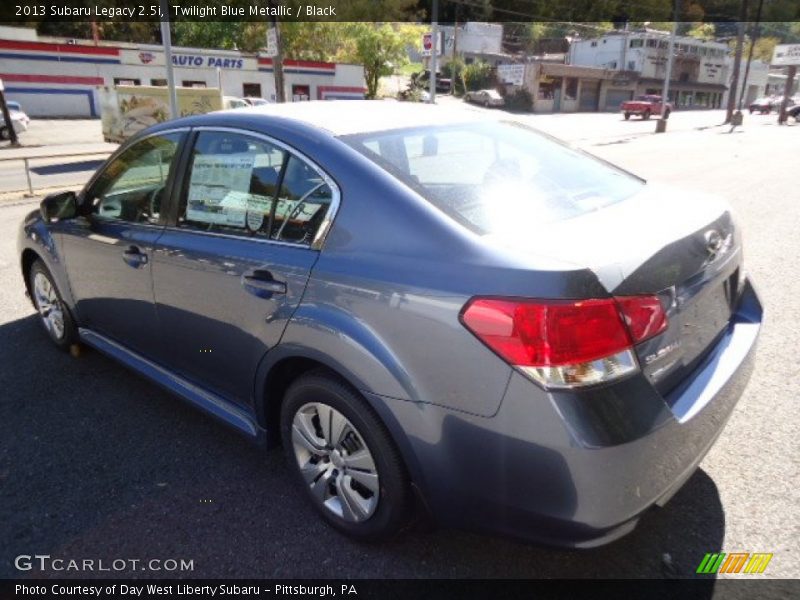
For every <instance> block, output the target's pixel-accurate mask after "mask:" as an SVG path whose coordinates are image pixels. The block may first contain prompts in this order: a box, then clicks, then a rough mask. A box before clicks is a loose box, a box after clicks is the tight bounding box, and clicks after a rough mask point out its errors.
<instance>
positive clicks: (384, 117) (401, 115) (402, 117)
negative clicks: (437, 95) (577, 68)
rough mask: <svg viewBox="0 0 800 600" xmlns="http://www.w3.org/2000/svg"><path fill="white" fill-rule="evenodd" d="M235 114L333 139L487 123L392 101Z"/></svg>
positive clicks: (290, 105) (451, 109) (460, 111)
mask: <svg viewBox="0 0 800 600" xmlns="http://www.w3.org/2000/svg"><path fill="white" fill-rule="evenodd" d="M211 114H216V115H220V116H222V115H224V114H233V111H222V112H217V113H209V115H211ZM235 114H236V116H237V117H239V118H241V117H243V116H250V117H253V118H254V119H258V118H259V117H261V116H264V117H277V118H280V119H282V120H284V119H288V120H291V121H295V122H298V123H302V124H305V125H310V126H312V127H314V128H317V129H323V130H325V131H328V132H330V133H331V134H332V135H335V136H340V135H350V134H359V133H369V132H373V131H386V130H390V129H403V128H406V127H425V126H430V125H447V124H455V123H464V122H472V121H485V120H489V119H487V117H485V116H483V115H482V114H481V113H480V112H478V111H475V110H474V109H467V108H463V107H462V106H461V105H455V106H452V105H449V106H447V107H443V106H437V105H432V104H424V103H420V102H397V101H392V100H384V101H380V100H319V101H313V102H287V103H282V104H267V105H261V106H253V107H250V108H242V109H237V110H236V111H235Z"/></svg>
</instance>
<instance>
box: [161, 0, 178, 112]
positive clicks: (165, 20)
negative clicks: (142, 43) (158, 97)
mask: <svg viewBox="0 0 800 600" xmlns="http://www.w3.org/2000/svg"><path fill="white" fill-rule="evenodd" d="M161 43H162V44H164V60H165V61H166V63H167V64H166V68H167V87H168V88H169V115H170V118H171V119H177V118H178V116H179V113H178V91H177V90H176V89H175V73H174V72H173V69H172V34H171V33H170V30H169V5H168V1H167V0H161Z"/></svg>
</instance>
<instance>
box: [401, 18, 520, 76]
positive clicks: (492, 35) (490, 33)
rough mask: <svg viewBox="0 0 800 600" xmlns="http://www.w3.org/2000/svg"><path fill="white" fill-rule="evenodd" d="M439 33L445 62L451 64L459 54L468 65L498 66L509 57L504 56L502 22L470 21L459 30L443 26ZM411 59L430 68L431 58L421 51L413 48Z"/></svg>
mask: <svg viewBox="0 0 800 600" xmlns="http://www.w3.org/2000/svg"><path fill="white" fill-rule="evenodd" d="M439 32H440V35H441V44H442V50H441V54H440V61H441V62H442V63H447V62H449V61H451V60H452V59H453V57H454V56H455V55H456V54H457V55H458V56H460V57H461V58H463V59H464V62H466V63H467V64H470V63H471V62H473V61H476V60H482V61H484V62H488V63H489V64H491V65H494V66H496V65H497V64H499V63H501V62H504V61H507V60H508V58H509V56H508V55H507V54H504V53H503V26H502V25H501V24H499V23H480V22H476V21H469V22H467V23H462V24H461V25H459V26H458V27H454V26H452V25H440V26H439ZM409 58H410V59H411V60H412V61H413V62H419V61H422V62H423V63H424V65H425V68H427V65H428V60H429V57H428V56H423V54H422V53H421V52H420V48H411V49H410V50H409Z"/></svg>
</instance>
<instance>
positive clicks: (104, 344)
mask: <svg viewBox="0 0 800 600" xmlns="http://www.w3.org/2000/svg"><path fill="white" fill-rule="evenodd" d="M78 334H79V335H80V339H81V341H82V342H84V343H85V344H87V345H89V346H91V347H92V348H95V349H96V350H99V351H100V352H102V353H103V354H107V355H108V356H110V357H111V358H114V359H116V360H118V361H119V362H121V363H122V364H123V365H125V366H126V367H129V368H130V369H133V370H134V371H136V372H137V373H139V374H141V375H144V376H145V377H147V378H148V379H150V380H151V381H153V382H154V383H156V384H158V385H160V386H161V387H163V388H165V389H167V390H169V391H170V392H172V393H174V394H177V395H178V396H180V397H181V398H183V399H184V400H186V401H187V402H190V403H191V404H193V405H194V406H196V407H198V408H200V409H201V410H203V411H205V412H206V413H208V414H210V415H211V416H213V417H216V418H217V419H219V420H221V421H222V422H223V423H225V424H226V425H229V426H231V427H233V428H234V429H236V430H237V431H239V432H240V433H242V434H243V435H245V436H247V437H248V438H250V439H252V440H253V441H255V442H256V443H260V444H263V443H265V442H266V431H265V430H264V429H263V428H262V427H260V426H259V425H258V423H257V422H256V421H255V419H254V418H253V417H252V416H251V415H249V414H248V413H247V412H246V411H244V410H242V409H241V408H239V407H238V406H236V405H234V404H232V403H231V402H230V401H228V400H226V399H225V398H223V397H221V396H218V395H217V394H214V393H212V392H209V391H208V390H205V389H203V388H201V387H199V386H198V385H196V384H194V383H192V382H190V381H188V380H186V379H184V378H183V377H181V376H179V375H177V374H175V373H173V372H172V371H170V370H169V369H166V368H164V367H162V366H161V365H158V364H156V363H154V362H153V361H151V360H149V359H147V358H144V357H143V356H141V355H140V354H137V353H136V352H133V351H132V350H129V349H128V348H126V347H124V346H122V345H121V344H118V343H117V342H115V341H113V340H111V339H109V338H107V337H106V336H104V335H102V334H100V333H97V332H96V331H92V330H91V329H87V328H84V327H81V328H79V329H78Z"/></svg>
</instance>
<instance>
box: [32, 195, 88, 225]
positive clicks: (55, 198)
mask: <svg viewBox="0 0 800 600" xmlns="http://www.w3.org/2000/svg"><path fill="white" fill-rule="evenodd" d="M39 212H40V213H41V214H42V219H43V220H44V222H45V223H52V222H53V221H63V220H64V219H73V218H75V216H76V215H77V214H78V197H77V196H76V195H75V192H58V193H56V194H49V195H47V196H45V197H44V200H42V203H41V204H40V205H39Z"/></svg>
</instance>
